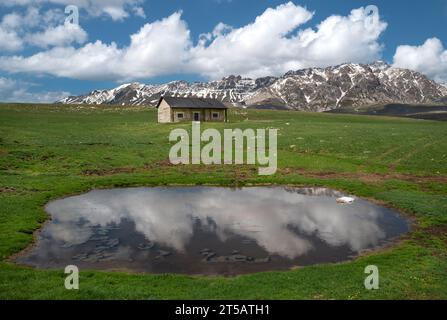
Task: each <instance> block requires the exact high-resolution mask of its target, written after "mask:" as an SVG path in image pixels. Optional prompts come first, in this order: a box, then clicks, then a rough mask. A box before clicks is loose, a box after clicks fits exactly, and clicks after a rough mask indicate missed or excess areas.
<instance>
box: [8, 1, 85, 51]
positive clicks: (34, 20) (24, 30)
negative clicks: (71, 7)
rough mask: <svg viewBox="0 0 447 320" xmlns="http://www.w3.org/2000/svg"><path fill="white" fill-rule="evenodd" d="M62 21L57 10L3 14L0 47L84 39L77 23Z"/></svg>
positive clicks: (61, 43) (44, 45) (18, 47)
mask: <svg viewBox="0 0 447 320" xmlns="http://www.w3.org/2000/svg"><path fill="white" fill-rule="evenodd" d="M64 21H65V16H64V13H63V12H62V11H61V10H59V9H52V10H48V11H45V12H44V13H41V12H39V9H37V8H34V7H31V8H28V9H27V11H26V12H25V13H19V12H12V13H9V14H6V15H4V16H3V18H2V19H1V22H0V49H3V50H5V51H19V50H22V49H23V48H24V47H25V46H26V45H32V46H37V47H41V48H48V47H50V46H67V45H70V44H72V43H78V44H82V43H84V42H85V41H87V38H88V35H87V33H86V32H85V31H84V30H83V29H82V28H81V27H80V26H79V25H74V24H69V23H64Z"/></svg>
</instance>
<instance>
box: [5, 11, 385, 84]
mask: <svg viewBox="0 0 447 320" xmlns="http://www.w3.org/2000/svg"><path fill="white" fill-rule="evenodd" d="M312 15H313V13H312V12H310V11H308V10H307V9H305V8H303V7H301V6H298V5H294V4H293V3H291V2H289V3H286V4H284V5H280V6H278V7H276V8H273V9H272V8H270V9H267V10H266V11H265V12H264V13H263V14H261V15H260V16H258V17H257V18H256V20H255V21H254V22H253V23H251V24H248V25H246V26H243V27H240V28H233V27H231V26H228V25H226V24H224V23H220V24H218V25H217V26H216V27H215V29H214V30H213V31H212V32H209V33H207V34H204V35H202V36H201V39H200V41H199V42H198V44H197V45H195V46H194V45H193V44H192V41H191V37H190V31H189V29H188V27H187V24H186V22H184V21H183V20H182V19H181V12H177V13H174V14H173V15H171V16H169V17H167V18H165V19H162V20H159V21H155V22H153V23H148V24H146V25H144V26H143V27H142V28H141V29H140V30H139V31H138V32H137V33H135V34H133V35H131V42H130V45H129V46H127V47H124V48H119V47H118V46H117V45H116V44H115V43H111V44H105V43H103V42H101V41H96V42H94V43H88V44H86V45H84V46H82V47H80V48H74V47H67V48H58V47H57V48H53V49H50V50H47V51H42V52H40V53H37V54H35V55H33V56H30V57H24V56H16V57H0V69H1V70H4V71H8V72H12V73H15V72H29V73H36V74H51V75H56V76H63V77H69V78H75V79H108V80H117V81H120V80H130V79H142V78H149V77H154V76H159V75H166V74H176V73H186V72H188V73H199V74H202V75H204V76H206V77H209V78H219V77H222V76H225V75H229V74H241V75H244V76H252V77H256V76H266V75H279V74H282V73H284V72H287V71H289V70H293V69H299V68H303V67H310V66H327V65H332V64H338V63H343V62H369V61H373V60H375V59H377V58H379V57H380V54H381V49H382V46H381V44H380V43H379V42H378V41H379V40H378V39H379V37H380V34H381V33H382V32H383V31H384V30H385V28H386V26H387V25H386V23H385V22H383V21H380V20H379V19H377V20H376V21H375V23H368V21H369V20H368V19H370V16H368V12H367V10H365V9H364V8H359V9H356V10H353V11H352V12H351V13H350V15H348V16H346V17H344V16H330V17H328V18H327V19H326V20H324V21H323V22H321V23H320V24H319V25H318V26H317V27H316V28H315V29H312V28H306V29H299V27H300V26H302V25H303V24H305V23H306V22H308V21H309V20H310V19H311V18H312Z"/></svg>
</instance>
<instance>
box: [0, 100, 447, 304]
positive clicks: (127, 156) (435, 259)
mask: <svg viewBox="0 0 447 320" xmlns="http://www.w3.org/2000/svg"><path fill="white" fill-rule="evenodd" d="M155 116H156V114H155V112H154V110H148V109H144V108H123V107H116V106H115V107H106V108H103V107H102V106H101V107H91V106H80V107H79V106H74V107H73V106H64V107H60V106H29V105H0V134H1V135H0V137H1V139H0V204H1V206H0V298H2V299H44V298H45V299H225V298H227V299H412V298H422V299H447V186H446V183H445V181H447V180H446V179H447V142H446V141H445V139H444V137H445V135H446V133H447V125H445V123H438V122H432V121H418V120H411V119H399V118H384V117H368V116H352V115H330V114H313V113H309V114H306V113H301V112H282V111H256V110H249V111H245V110H244V111H241V110H236V111H233V112H232V113H231V114H230V121H231V122H230V123H229V124H226V125H225V124H215V125H209V124H207V125H204V126H203V128H206V127H209V126H213V127H216V128H218V129H222V128H224V127H229V128H236V127H240V128H242V129H244V128H247V127H251V128H265V127H275V128H279V129H280V130H279V133H280V136H279V137H278V152H279V154H278V158H279V163H278V167H279V171H278V173H277V174H276V175H274V176H271V177H261V176H258V175H257V170H256V168H254V167H249V166H211V167H206V166H200V165H197V166H171V165H169V164H168V163H167V162H166V158H167V155H168V152H169V147H170V144H169V143H168V139H167V135H168V133H169V131H170V130H171V129H172V128H174V127H176V125H159V124H156V123H155V118H156V117H155ZM178 126H180V127H184V128H188V127H189V124H180V125H178ZM299 138H301V139H299ZM168 184H177V185H205V184H213V185H219V186H244V185H252V184H253V185H257V184H275V185H283V184H289V185H296V186H326V187H330V188H333V189H337V190H342V191H345V192H349V193H352V194H354V195H356V196H360V197H365V198H369V199H375V200H376V201H380V203H383V204H386V205H389V206H392V207H394V208H397V209H399V210H400V211H404V212H406V214H408V215H409V216H410V217H412V218H414V219H417V221H418V227H417V228H415V229H414V230H412V232H411V233H410V234H409V235H408V236H406V237H405V238H404V239H403V240H402V241H400V242H399V243H397V244H395V245H393V246H391V247H390V248H386V249H384V250H381V251H379V252H374V253H372V254H368V255H365V256H361V257H359V258H358V259H356V260H355V261H352V262H346V263H340V264H329V265H319V266H310V267H304V268H299V269H297V270H291V271H287V272H267V273H259V274H252V275H244V276H238V277H235V278H221V277H216V278H208V277H198V276H194V277H192V276H183V275H148V274H144V275H142V274H127V273H122V272H101V271H83V272H81V279H80V281H81V290H79V291H77V292H73V291H68V290H65V288H64V286H63V279H64V274H63V271H62V270H60V271H51V270H35V269H31V268H27V267H21V266H17V265H15V264H13V263H11V262H9V261H8V258H9V257H11V255H13V254H16V253H17V252H20V251H21V250H23V249H24V248H26V247H27V246H28V245H29V244H30V243H31V242H32V240H33V233H34V232H35V231H36V230H38V228H39V227H40V226H41V225H42V224H43V223H44V222H45V221H46V220H47V219H48V217H47V215H46V213H45V211H44V209H43V206H44V205H45V204H46V203H47V202H48V201H49V200H52V199H56V198H60V197H63V196H66V195H70V194H75V193H82V192H85V191H88V190H90V189H94V188H110V187H127V186H157V185H168ZM369 264H376V265H378V266H379V269H380V274H381V283H380V289H379V290H377V291H368V290H365V289H364V287H363V279H364V277H365V274H364V273H363V270H364V267H365V266H366V265H369Z"/></svg>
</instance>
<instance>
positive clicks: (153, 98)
mask: <svg viewBox="0 0 447 320" xmlns="http://www.w3.org/2000/svg"><path fill="white" fill-rule="evenodd" d="M164 95H168V96H174V97H199V98H214V99H218V100H220V101H222V102H224V103H226V104H228V105H233V106H236V107H281V108H286V109H293V110H304V111H317V112H322V111H330V110H335V109H338V108H342V107H346V106H361V105H369V104H377V103H408V104H424V103H438V102H443V101H445V100H447V85H445V84H439V83H436V82H435V81H433V80H430V79H429V78H427V77H426V76H424V75H423V74H421V73H419V72H416V71H412V70H408V69H402V68H395V67H392V66H390V65H388V64H387V63H385V62H383V61H376V62H374V63H371V64H356V63H345V64H340V65H337V66H331V67H326V68H306V69H301V70H296V71H289V72H287V73H285V74H284V75H282V76H280V77H273V76H271V77H262V78H257V79H250V78H243V77H241V76H234V75H231V76H228V77H224V78H222V79H221V80H216V81H209V82H186V81H182V80H180V81H172V82H169V83H165V84H160V85H146V84H142V83H139V82H133V83H127V84H123V85H120V86H118V87H116V88H113V89H110V90H94V91H92V92H90V93H88V94H86V95H80V96H70V97H66V98H64V99H62V100H59V101H57V103H63V104H121V105H147V106H155V105H156V103H157V101H158V100H159V98H160V97H161V96H164Z"/></svg>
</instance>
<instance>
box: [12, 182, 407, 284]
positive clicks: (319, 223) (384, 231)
mask: <svg viewBox="0 0 447 320" xmlns="http://www.w3.org/2000/svg"><path fill="white" fill-rule="evenodd" d="M342 196H345V194H342V193H340V192H337V191H334V190H330V189H325V188H294V187H279V186H278V187H246V188H241V189H231V188H221V187H154V188H126V189H109V190H93V191H90V192H88V193H85V194H82V195H77V196H71V197H68V198H64V199H59V200H56V201H52V202H50V203H48V204H47V206H46V210H47V212H48V213H49V214H50V216H51V220H50V221H49V222H48V223H47V224H45V226H44V228H43V229H42V231H41V232H40V233H39V235H38V240H37V243H36V244H35V245H34V246H33V247H32V248H30V249H29V250H27V251H26V252H25V253H24V254H22V255H21V256H20V257H19V258H17V262H18V263H21V264H26V265H31V266H35V267H38V268H50V269H53V268H64V267H65V266H67V265H70V264H73V265H76V266H78V267H79V268H80V269H81V270H82V269H84V270H85V269H101V270H122V271H133V272H148V273H182V274H202V275H225V276H231V275H237V274H244V273H252V272H260V271H270V270H287V269H290V268H294V267H299V266H305V265H311V264H321V263H333V262H340V261H345V260H349V259H352V258H354V257H356V256H357V255H359V254H360V253H361V252H362V251H364V250H367V249H373V248H376V247H379V246H382V245H384V244H386V243H387V242H389V241H391V240H392V239H394V238H396V237H397V236H399V235H401V234H403V233H405V232H407V231H408V230H409V223H408V221H407V220H406V219H404V218H403V217H401V216H400V215H399V214H398V213H397V212H394V211H392V210H390V209H387V208H384V207H381V206H378V205H375V204H373V203H371V202H368V201H365V200H362V199H358V198H356V199H355V201H354V202H353V203H351V204H340V203H337V201H336V199H337V198H339V197H342Z"/></svg>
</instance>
